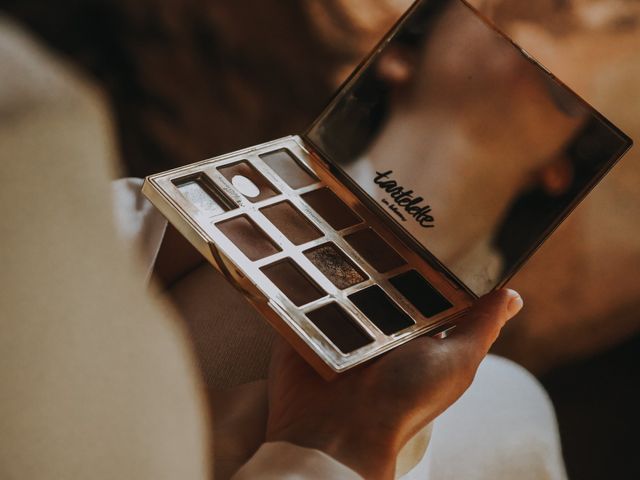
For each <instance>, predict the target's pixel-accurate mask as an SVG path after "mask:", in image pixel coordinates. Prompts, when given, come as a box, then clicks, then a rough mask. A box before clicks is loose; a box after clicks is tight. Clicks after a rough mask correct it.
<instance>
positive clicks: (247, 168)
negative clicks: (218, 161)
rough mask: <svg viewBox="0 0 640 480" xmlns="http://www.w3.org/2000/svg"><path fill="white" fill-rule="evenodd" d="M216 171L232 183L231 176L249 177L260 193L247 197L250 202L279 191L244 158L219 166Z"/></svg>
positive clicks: (265, 197) (263, 198) (271, 195)
mask: <svg viewBox="0 0 640 480" xmlns="http://www.w3.org/2000/svg"><path fill="white" fill-rule="evenodd" d="M218 171H219V172H220V173H221V174H222V175H223V176H224V178H226V179H227V180H228V181H229V182H230V183H233V178H234V177H236V176H240V177H245V178H247V179H249V180H250V181H251V182H252V183H253V184H254V185H255V186H256V187H257V188H258V190H259V191H260V193H259V194H258V195H256V196H254V197H250V198H249V197H247V198H248V199H249V200H250V201H252V202H259V201H261V200H265V199H267V198H271V197H274V196H276V195H278V194H279V193H280V192H279V191H278V190H277V189H276V187H274V186H273V185H272V184H271V182H269V180H267V179H266V178H265V177H264V176H263V175H262V174H261V173H260V172H259V171H258V170H256V168H255V167H254V166H253V165H251V164H250V163H249V162H247V161H246V160H243V161H241V162H237V163H233V164H231V165H227V166H224V167H220V168H218ZM245 196H246V195H245Z"/></svg>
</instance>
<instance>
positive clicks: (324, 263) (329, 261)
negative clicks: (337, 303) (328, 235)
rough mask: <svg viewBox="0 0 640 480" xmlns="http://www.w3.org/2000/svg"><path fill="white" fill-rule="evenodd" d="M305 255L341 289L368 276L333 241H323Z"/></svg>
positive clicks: (362, 280) (355, 283)
mask: <svg viewBox="0 0 640 480" xmlns="http://www.w3.org/2000/svg"><path fill="white" fill-rule="evenodd" d="M304 254H305V256H306V257H307V258H308V259H309V260H310V261H311V263H313V264H314V265H315V266H316V267H317V268H318V270H320V271H321V272H322V273H323V274H324V275H325V276H326V277H327V278H328V279H329V280H331V283H333V284H334V285H335V286H336V287H338V288H339V289H341V290H344V289H345V288H349V287H351V286H353V285H357V284H358V283H361V282H364V281H365V280H366V279H367V276H366V275H365V274H364V273H363V272H362V271H361V270H360V269H359V268H358V267H357V266H356V265H355V264H354V263H353V262H352V261H351V260H349V258H348V257H347V256H346V255H345V254H344V253H343V252H342V250H340V249H339V248H338V247H337V246H336V245H334V244H333V243H323V244H322V245H318V246H317V247H314V248H311V249H309V250H306V251H305V252H304Z"/></svg>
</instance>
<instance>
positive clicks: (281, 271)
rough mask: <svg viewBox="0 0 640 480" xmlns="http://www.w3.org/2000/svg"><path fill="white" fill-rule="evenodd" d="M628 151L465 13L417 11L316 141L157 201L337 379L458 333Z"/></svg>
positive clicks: (259, 151)
mask: <svg viewBox="0 0 640 480" xmlns="http://www.w3.org/2000/svg"><path fill="white" fill-rule="evenodd" d="M452 45H453V47H452ZM452 48H453V50H452ZM399 50H402V51H403V52H404V54H405V55H404V56H405V58H408V59H411V60H408V61H409V62H411V63H410V64H409V65H408V67H409V71H411V72H412V75H413V77H412V78H411V82H410V83H409V84H406V83H403V84H397V82H395V81H394V79H392V78H386V77H385V74H384V72H385V68H384V62H385V61H386V58H387V57H386V56H387V55H388V52H394V53H395V52H398V51H399ZM467 57H468V58H467ZM447 59H450V60H451V59H457V60H458V64H457V65H456V63H455V62H453V63H451V62H450V61H447ZM460 59H466V60H465V61H464V62H460V61H459V60H460ZM496 59H497V60H499V62H497V63H495V62H496ZM491 62H494V63H495V64H491ZM500 62H502V64H499V63H500ZM458 89H459V90H458ZM465 98H466V101H465ZM461 100H462V101H461ZM541 119H544V120H545V121H544V122H542V124H541V123H540V121H541ZM505 125H506V126H505ZM541 125H542V126H541ZM546 128H548V129H549V130H545V129H546ZM461 139H464V141H461ZM629 146H630V140H629V139H628V138H627V137H626V136H625V135H624V134H622V133H621V132H620V131H619V130H618V129H616V128H615V127H614V126H613V125H611V124H610V123H609V122H608V121H607V120H606V119H604V118H603V117H602V116H601V115H600V114H598V113H597V112H595V111H594V110H593V109H592V108H591V107H589V106H588V105H587V104H585V103H584V101H582V100H581V99H579V98H578V97H577V96H576V95H575V94H573V93H572V92H571V91H570V90H568V89H567V88H566V87H565V86H563V85H562V84H560V83H559V82H558V81H557V80H556V79H555V78H553V77H552V76H551V75H550V74H549V73H548V72H546V71H545V70H544V69H543V68H542V67H540V66H539V65H538V64H537V63H535V62H534V61H533V60H531V58H530V57H529V56H528V55H526V54H525V53H524V52H522V51H521V50H520V49H519V48H518V47H516V46H515V45H513V44H512V43H511V42H510V41H509V40H508V39H507V38H506V37H504V36H503V35H502V34H501V33H500V32H498V31H497V30H495V28H494V27H493V26H492V25H490V24H489V23H487V22H486V21H485V20H484V19H482V18H481V17H480V16H479V15H478V14H477V12H475V11H474V10H473V9H472V8H471V7H469V6H468V5H467V4H466V3H464V2H460V1H457V0H451V1H430V2H428V1H420V2H416V4H415V5H414V6H413V7H412V8H411V9H410V10H409V12H408V13H407V14H406V15H405V16H404V17H403V18H402V19H401V20H400V21H399V22H398V24H397V25H396V26H395V27H394V29H392V31H391V32H390V33H389V34H388V35H387V36H386V37H385V38H384V39H383V41H382V43H381V44H380V45H379V46H378V47H377V48H376V49H375V50H374V52H373V53H372V54H371V55H370V56H369V57H368V58H367V60H366V61H365V62H363V64H362V65H361V66H360V67H359V68H358V69H357V70H356V72H355V73H354V74H353V75H352V77H351V78H350V79H349V80H348V81H347V82H346V84H345V85H344V86H343V87H342V88H341V89H340V91H339V92H338V94H337V96H336V97H335V98H334V100H333V101H332V102H331V104H330V105H329V107H328V108H327V109H326V110H325V112H324V113H323V114H322V115H321V116H320V117H319V119H318V120H317V121H316V122H314V124H313V125H312V126H311V128H310V129H309V130H308V131H307V132H306V133H305V134H304V135H301V136H291V137H286V138H283V139H279V140H275V141H272V142H268V143H265V144H262V145H258V146H254V147H251V148H247V149H245V150H241V151H238V152H234V153H231V154H228V155H223V156H220V157H217V158H213V159H210V160H205V161H202V162H199V163H196V164H193V165H188V166H185V167H181V168H177V169H174V170H171V171H168V172H163V173H159V174H156V175H152V176H150V177H148V178H147V179H146V181H145V184H144V187H143V192H144V193H145V195H146V196H147V197H148V198H149V199H150V200H151V201H152V202H153V203H154V205H155V206H156V207H157V208H159V209H160V211H161V212H162V213H163V214H164V215H165V216H166V217H167V219H168V220H169V221H170V222H171V223H172V224H173V225H174V226H175V227H176V228H177V229H178V230H179V231H180V232H181V233H182V234H183V235H184V236H185V237H186V238H187V239H188V240H189V241H190V242H191V243H192V244H193V245H194V246H195V247H196V248H197V249H198V250H199V251H200V253H201V254H202V255H203V256H204V257H205V258H206V259H207V260H208V261H209V262H211V263H212V264H213V265H214V266H215V267H216V268H217V269H218V270H219V271H221V272H222V273H223V274H224V275H226V277H227V278H228V279H229V281H231V282H232V283H233V284H234V285H235V286H236V287H237V288H239V289H240V290H241V291H242V292H243V293H244V294H245V296H246V297H247V299H248V300H249V301H250V302H251V303H252V304H253V305H254V306H255V307H256V308H257V309H258V310H259V311H260V312H261V313H262V314H263V315H264V316H265V318H266V319H267V320H268V321H269V322H270V323H271V324H272V325H273V326H274V327H275V328H276V329H277V330H278V331H279V332H280V333H281V334H282V335H283V336H284V337H285V338H286V339H288V340H289V341H290V343H291V344H292V345H293V346H294V347H295V348H296V349H297V350H298V352H299V353H300V354H301V355H302V356H303V357H304V358H305V359H307V361H308V362H309V363H310V364H311V365H313V366H314V367H315V368H316V369H317V370H318V371H319V372H320V373H321V374H323V375H324V376H325V377H327V378H329V377H331V376H333V375H335V374H336V373H339V372H342V371H344V370H347V369H349V368H351V367H353V366H355V365H358V364H361V363H363V362H365V361H367V360H369V359H371V358H374V357H376V356H378V355H380V354H382V353H384V352H386V351H388V350H389V349H391V348H394V347H395V346H397V345H401V344H403V343H405V342H407V341H409V340H410V339H412V338H415V337H416V336H419V335H423V334H425V333H430V334H435V333H437V332H440V331H442V330H443V329H446V328H449V327H451V326H452V325H453V324H455V322H456V320H458V319H459V317H460V316H461V315H463V314H464V313H465V312H466V311H467V310H468V308H469V307H470V306H471V305H472V304H473V302H474V301H475V299H477V297H478V296H479V295H482V294H484V293H486V292H488V291H491V290H493V289H495V288H499V287H500V286H502V285H504V283H505V282H506V281H507V280H508V278H510V277H511V276H512V275H513V274H514V273H515V271H516V270H517V269H518V268H519V267H520V266H521V265H522V264H523V262H524V261H525V260H526V259H527V258H528V257H529V256H530V255H531V254H532V253H533V251H534V250H535V249H536V248H537V247H538V246H539V245H540V243H541V242H542V241H543V240H544V238H546V237H547V236H548V235H549V234H550V233H551V231H552V230H553V229H554V228H555V227H556V226H557V225H558V224H559V222H560V221H561V220H562V219H563V218H564V217H565V216H566V215H567V214H568V213H569V211H570V210H571V209H572V208H574V207H575V205H576V204H577V203H578V202H579V200H580V199H582V198H583V197H584V196H585V195H586V193H587V192H588V191H589V190H590V189H591V188H592V187H593V186H594V185H595V183H597V181H598V180H599V179H600V178H601V177H602V176H603V175H604V174H605V173H606V172H607V171H608V169H609V168H611V166H612V165H613V164H614V163H615V161H616V160H617V159H618V158H620V156H621V155H622V154H623V153H624V152H625V151H626V150H627V149H628V148H629ZM514 155H515V156H516V158H514ZM558 165H562V168H561V169H560V170H558ZM553 171H560V172H564V174H565V176H564V177H562V178H560V180H558V179H557V178H553V180H554V181H553V182H551V184H552V185H553V186H554V188H553V189H550V187H549V185H547V183H548V182H547V180H548V178H549V177H548V175H550V174H549V172H553ZM566 172H570V174H568V175H567V174H566ZM545 175H547V176H545ZM532 179H533V180H532ZM545 179H546V180H545ZM545 182H547V183H545ZM470 205H471V206H473V208H469V206H470ZM229 321H233V320H232V319H229Z"/></svg>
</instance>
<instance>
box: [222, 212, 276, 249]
mask: <svg viewBox="0 0 640 480" xmlns="http://www.w3.org/2000/svg"><path fill="white" fill-rule="evenodd" d="M216 227H218V228H219V229H220V230H221V231H222V233H224V234H225V235H226V236H227V238H229V240H231V241H232V242H233V243H234V244H235V246H236V247H238V248H239V249H240V250H241V251H242V253H244V254H245V255H246V256H247V257H248V258H249V260H260V259H261V258H264V257H268V256H269V255H273V254H275V253H278V252H279V251H280V250H281V249H280V247H278V246H277V245H276V244H275V243H274V242H273V240H271V238H270V237H269V236H268V235H267V234H266V233H264V232H263V231H262V229H260V227H258V226H257V225H256V224H255V223H254V222H253V220H251V219H250V218H249V217H247V216H246V215H241V216H239V217H234V218H232V219H230V220H225V221H224V222H220V223H217V224H216Z"/></svg>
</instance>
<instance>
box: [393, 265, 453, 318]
mask: <svg viewBox="0 0 640 480" xmlns="http://www.w3.org/2000/svg"><path fill="white" fill-rule="evenodd" d="M389 281H390V282H391V285H393V286H394V287H395V288H396V290H398V291H399V292H400V293H401V294H402V295H403V296H404V297H405V298H406V299H407V300H409V302H411V304H412V305H413V306H414V307H416V308H417V309H418V311H419V312H420V313H421V314H422V315H424V316H425V317H433V316H434V315H438V314H439V313H442V312H444V311H445V310H448V309H449V308H451V307H452V306H453V305H452V304H451V302H449V300H447V299H446V298H444V297H443V296H442V295H441V294H440V292H438V291H437V290H436V289H435V288H433V286H431V284H430V283H428V282H427V281H426V280H425V279H424V277H423V276H422V275H420V274H419V273H418V272H416V271H415V270H410V271H408V272H405V273H401V274H400V275H397V276H395V277H393V278H392V279H390V280H389Z"/></svg>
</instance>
